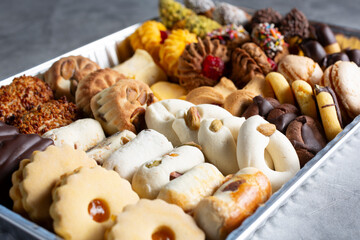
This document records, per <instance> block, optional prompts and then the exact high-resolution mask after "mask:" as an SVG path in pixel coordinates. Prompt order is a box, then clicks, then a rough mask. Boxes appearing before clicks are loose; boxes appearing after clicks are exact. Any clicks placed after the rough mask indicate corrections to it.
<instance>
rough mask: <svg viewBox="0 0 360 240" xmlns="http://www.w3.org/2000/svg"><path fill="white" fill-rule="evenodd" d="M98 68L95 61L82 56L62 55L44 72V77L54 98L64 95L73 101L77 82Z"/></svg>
mask: <svg viewBox="0 0 360 240" xmlns="http://www.w3.org/2000/svg"><path fill="white" fill-rule="evenodd" d="M99 68H100V67H99V65H98V64H97V63H95V62H93V61H91V60H90V59H88V58H86V57H83V56H69V57H63V58H61V59H59V60H58V61H56V62H55V63H54V64H53V65H52V66H51V67H50V68H49V70H47V71H46V72H45V74H44V78H45V82H47V83H48V84H49V85H50V87H51V89H52V90H54V93H55V97H56V98H60V97H62V96H66V98H67V100H69V101H74V99H75V90H76V87H77V85H78V83H79V82H80V81H81V80H82V79H83V78H84V77H85V76H87V75H88V74H90V73H91V72H93V71H95V70H97V69H99Z"/></svg>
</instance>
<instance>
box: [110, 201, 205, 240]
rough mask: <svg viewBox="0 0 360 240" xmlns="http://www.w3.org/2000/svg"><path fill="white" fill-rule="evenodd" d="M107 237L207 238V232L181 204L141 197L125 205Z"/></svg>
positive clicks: (183, 239) (138, 239) (178, 239)
mask: <svg viewBox="0 0 360 240" xmlns="http://www.w3.org/2000/svg"><path fill="white" fill-rule="evenodd" d="M139 216H141V217H139ZM105 239H107V240H111V239H117V240H122V239H124V240H128V239H137V240H148V239H171V240H175V239H176V240H189V239H192V240H200V239H203V240H204V239H205V234H204V233H203V231H201V230H200V228H199V227H198V226H196V223H195V221H194V220H193V219H192V217H191V216H189V215H187V214H186V213H184V212H183V210H182V209H181V208H180V207H178V206H176V205H174V204H168V203H166V202H165V201H163V200H160V199H156V200H147V199H141V200H140V201H138V203H137V204H134V205H128V206H126V207H125V208H124V211H123V212H122V213H120V214H119V215H118V217H117V219H116V223H115V225H114V226H113V227H112V228H111V229H110V230H109V231H108V232H107V234H106V236H105Z"/></svg>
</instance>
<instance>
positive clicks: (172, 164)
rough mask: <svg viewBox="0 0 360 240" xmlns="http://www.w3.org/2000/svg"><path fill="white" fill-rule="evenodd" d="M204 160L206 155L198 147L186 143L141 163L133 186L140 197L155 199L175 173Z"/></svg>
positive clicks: (186, 169)
mask: <svg viewBox="0 0 360 240" xmlns="http://www.w3.org/2000/svg"><path fill="white" fill-rule="evenodd" d="M203 162H205V158H204V155H203V153H202V152H201V151H200V149H198V148H197V147H193V146H186V145H185V146H181V147H177V148H174V149H173V150H172V151H171V152H169V153H167V154H165V155H163V156H162V157H160V158H156V159H154V160H151V161H149V162H147V163H145V164H143V165H141V167H139V169H138V170H137V171H136V173H135V174H134V177H133V179H132V188H133V189H134V191H135V192H136V193H137V194H138V195H139V197H141V198H148V199H154V198H156V196H157V195H158V194H159V191H160V189H161V187H163V186H165V185H166V184H167V183H169V182H170V180H171V179H172V176H173V175H177V174H182V173H184V172H186V171H188V170H189V169H191V168H192V167H194V166H196V165H198V164H200V163H203Z"/></svg>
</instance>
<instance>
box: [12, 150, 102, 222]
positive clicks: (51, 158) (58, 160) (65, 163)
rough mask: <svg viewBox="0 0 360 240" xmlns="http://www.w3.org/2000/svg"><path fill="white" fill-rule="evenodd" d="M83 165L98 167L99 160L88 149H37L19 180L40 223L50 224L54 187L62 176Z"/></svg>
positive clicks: (27, 207)
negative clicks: (93, 158) (90, 156)
mask: <svg viewBox="0 0 360 240" xmlns="http://www.w3.org/2000/svg"><path fill="white" fill-rule="evenodd" d="M81 166H88V167H94V166H96V162H95V161H94V160H92V159H90V158H88V157H87V156H86V154H85V152H84V151H80V150H74V149H73V148H72V147H70V146H67V145H65V146H63V147H56V146H49V147H48V148H47V149H46V150H45V151H43V152H40V151H36V152H34V153H33V154H32V156H31V158H30V163H28V164H26V166H25V167H24V169H23V172H22V177H23V180H22V181H21V182H20V183H19V189H20V192H21V196H22V204H23V208H24V209H25V210H26V212H27V213H28V215H29V217H30V218H31V219H32V220H33V221H34V222H37V223H44V224H48V223H49V221H50V220H51V218H50V215H49V208H50V205H51V202H52V198H51V190H52V188H53V187H54V186H55V183H56V181H57V180H59V179H60V176H61V175H63V174H65V173H67V172H71V171H73V170H75V169H76V168H78V167H81Z"/></svg>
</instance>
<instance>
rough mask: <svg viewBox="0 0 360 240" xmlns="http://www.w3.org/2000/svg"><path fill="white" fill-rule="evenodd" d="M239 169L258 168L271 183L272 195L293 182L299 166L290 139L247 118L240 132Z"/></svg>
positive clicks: (256, 118)
mask: <svg viewBox="0 0 360 240" xmlns="http://www.w3.org/2000/svg"><path fill="white" fill-rule="evenodd" d="M265 150H266V151H267V153H268V154H269V155H270V156H271V159H272V161H273V163H274V170H272V169H270V168H269V167H268V165H267V164H266V161H265V154H264V153H265ZM236 155H237V161H238V164H239V168H240V169H242V168H245V167H255V168H257V169H259V170H261V171H262V172H263V173H264V174H265V175H266V176H267V177H268V178H269V180H270V182H271V186H272V189H273V192H276V191H277V190H278V189H280V188H281V186H282V185H283V184H284V183H286V182H287V181H288V180H290V178H292V177H293V176H294V175H295V174H296V173H297V172H298V171H299V170H300V163H299V158H298V156H297V154H296V151H295V149H294V147H293V146H292V144H291V142H290V141H289V140H288V139H287V137H286V136H285V135H284V134H282V133H281V132H279V131H278V130H276V129H275V125H273V124H270V123H269V122H267V121H266V120H264V119H263V118H262V117H260V116H258V115H255V116H252V117H250V118H248V119H247V120H246V121H245V122H244V123H243V125H242V126H241V128H240V131H239V136H238V142H237V152H236Z"/></svg>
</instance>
